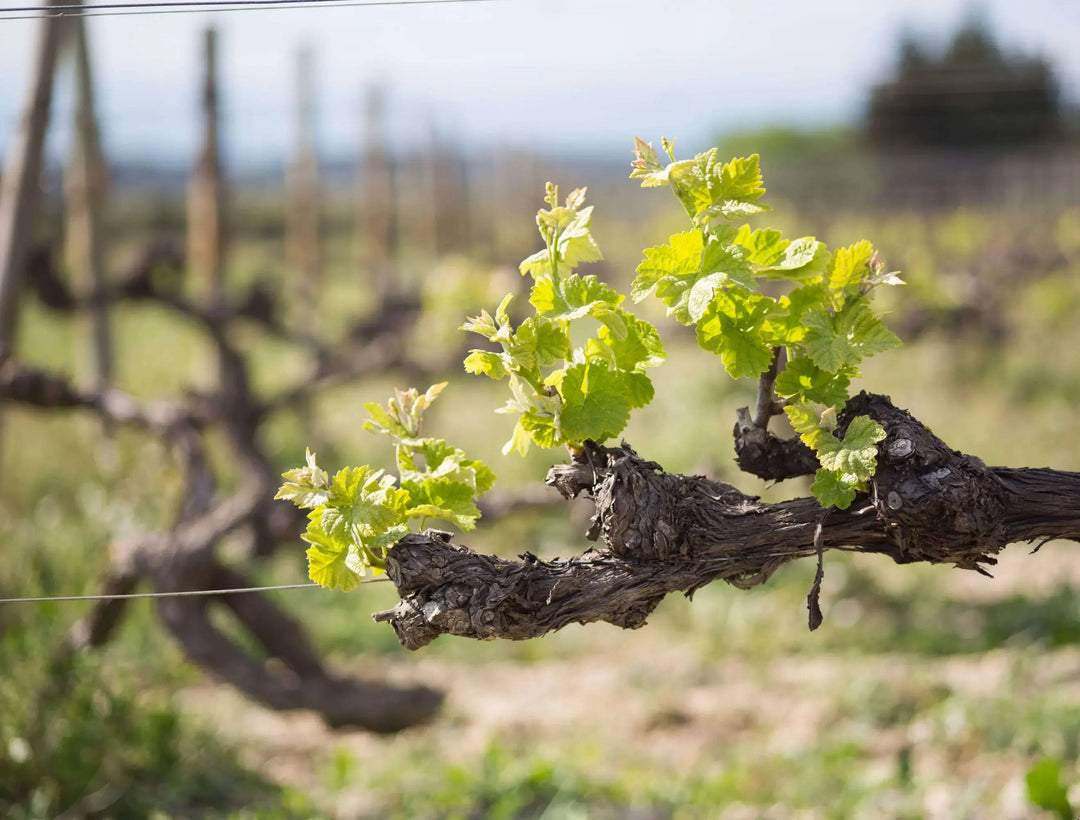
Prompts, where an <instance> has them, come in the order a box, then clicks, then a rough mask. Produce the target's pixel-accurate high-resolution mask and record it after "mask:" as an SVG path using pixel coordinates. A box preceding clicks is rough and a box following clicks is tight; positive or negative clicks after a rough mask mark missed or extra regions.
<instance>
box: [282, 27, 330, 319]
mask: <svg viewBox="0 0 1080 820" xmlns="http://www.w3.org/2000/svg"><path fill="white" fill-rule="evenodd" d="M285 184H286V188H287V197H288V204H287V206H286V214H285V257H286V259H287V260H288V264H289V275H290V277H291V278H292V283H293V291H294V292H295V293H296V294H297V296H298V298H299V301H300V303H301V304H302V306H303V312H304V313H306V314H307V316H306V317H305V318H310V317H311V316H313V315H314V313H315V310H316V306H317V304H318V298H319V290H320V288H321V284H322V282H321V280H322V272H321V262H320V253H319V206H320V202H319V161H318V152H317V149H316V146H315V94H314V77H313V72H312V52H311V49H309V48H305V49H302V50H301V51H300V52H299V53H298V54H297V105H296V153H295V154H294V156H293V161H292V163H291V164H290V166H289V168H288V171H287V172H286V179H285Z"/></svg>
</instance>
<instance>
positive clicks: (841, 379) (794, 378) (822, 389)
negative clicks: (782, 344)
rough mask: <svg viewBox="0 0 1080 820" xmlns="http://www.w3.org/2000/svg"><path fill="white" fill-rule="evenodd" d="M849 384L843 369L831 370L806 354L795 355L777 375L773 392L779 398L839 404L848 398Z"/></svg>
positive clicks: (849, 379)
mask: <svg viewBox="0 0 1080 820" xmlns="http://www.w3.org/2000/svg"><path fill="white" fill-rule="evenodd" d="M850 384H851V378H850V376H849V374H848V373H847V372H846V371H842V372H840V373H830V372H828V371H825V370H822V369H821V368H820V367H818V366H817V365H816V364H814V362H813V361H812V360H810V359H809V358H808V357H806V356H795V357H794V358H792V359H790V360H789V361H788V363H787V365H786V366H785V367H784V370H783V372H782V373H780V375H779V376H777V377H776V393H777V395H779V396H781V397H782V398H793V397H804V398H806V399H807V400H809V401H814V402H820V403H822V404H827V405H833V406H839V405H843V404H844V403H845V402H846V401H847V399H848V387H849V385H850Z"/></svg>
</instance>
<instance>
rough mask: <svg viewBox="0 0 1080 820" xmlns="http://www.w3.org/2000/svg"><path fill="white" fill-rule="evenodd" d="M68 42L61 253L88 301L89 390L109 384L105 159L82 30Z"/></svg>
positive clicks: (76, 22) (78, 22)
mask: <svg viewBox="0 0 1080 820" xmlns="http://www.w3.org/2000/svg"><path fill="white" fill-rule="evenodd" d="M70 25H71V29H70V38H71V48H72V54H73V56H74V60H75V94H76V110H75V146H74V152H73V157H72V161H71V164H70V166H69V168H68V179H67V185H66V195H67V203H66V204H67V209H66V210H67V214H66V220H65V231H66V242H65V244H66V248H67V255H68V262H69V265H70V267H71V270H72V274H73V275H74V276H75V277H77V278H78V279H80V280H81V283H82V286H83V287H84V288H86V289H87V290H88V291H89V292H90V293H91V294H92V295H91V316H90V324H89V327H88V330H89V331H90V338H91V345H90V348H91V361H92V368H93V370H92V372H93V381H94V387H95V388H97V389H101V388H103V387H105V386H107V385H108V384H109V383H110V382H111V381H112V375H113V354H112V339H111V336H110V329H109V309H108V303H107V302H106V300H105V287H106V279H105V261H104V247H103V244H102V226H101V207H102V204H103V202H104V198H105V175H106V168H105V157H104V153H103V151H102V149H101V137H100V133H99V131H98V125H97V116H96V113H95V110H94V88H93V79H92V77H91V74H90V55H89V52H88V49H87V40H86V24H85V23H84V22H83V20H82V19H81V18H78V17H76V18H73V19H72V21H71V24H70Z"/></svg>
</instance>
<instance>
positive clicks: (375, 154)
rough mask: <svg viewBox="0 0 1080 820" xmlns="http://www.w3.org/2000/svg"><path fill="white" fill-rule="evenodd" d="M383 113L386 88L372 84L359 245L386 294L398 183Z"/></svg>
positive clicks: (360, 183)
mask: <svg viewBox="0 0 1080 820" xmlns="http://www.w3.org/2000/svg"><path fill="white" fill-rule="evenodd" d="M384 116H385V103H384V97H383V91H382V89H381V88H377V87H372V88H370V89H368V92H367V95H366V98H365V100H364V124H365V139H364V149H363V151H362V152H361V155H360V163H359V173H358V175H357V219H356V247H357V256H358V258H359V262H360V267H361V268H362V269H364V270H366V271H367V273H368V276H369V277H370V281H371V285H372V288H373V290H374V291H375V292H377V293H385V292H386V291H387V290H389V289H390V285H391V282H392V281H393V263H394V257H395V255H396V253H397V235H398V224H397V195H396V188H397V186H396V180H395V175H394V169H393V166H392V163H391V160H390V157H389V154H388V152H387V148H386V133H385V123H384Z"/></svg>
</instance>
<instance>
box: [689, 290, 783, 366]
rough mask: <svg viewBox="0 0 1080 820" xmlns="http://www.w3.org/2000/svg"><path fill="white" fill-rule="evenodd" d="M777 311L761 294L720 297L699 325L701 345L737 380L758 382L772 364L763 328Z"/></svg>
mask: <svg viewBox="0 0 1080 820" xmlns="http://www.w3.org/2000/svg"><path fill="white" fill-rule="evenodd" d="M775 310H776V303H775V302H774V301H773V300H772V299H770V298H768V297H767V296H762V295H761V294H759V293H748V292H746V291H742V290H738V289H732V290H729V291H725V292H723V293H718V294H717V295H716V298H715V300H714V301H713V302H712V304H710V306H709V309H708V310H707V311H706V313H705V315H704V317H703V318H702V320H701V321H700V322H699V323H698V326H697V337H698V344H699V345H701V347H702V348H704V349H705V350H708V351H710V352H712V353H716V354H718V355H719V356H720V358H721V361H723V363H724V369H726V370H727V372H728V373H729V374H730V375H731V376H732V377H733V378H736V379H738V378H743V377H749V378H757V377H758V376H759V375H761V374H762V373H763V372H765V370H767V369H768V367H769V364H770V363H771V362H772V356H773V354H772V349H771V348H770V347H769V345H767V344H766V343H765V342H764V340H763V338H762V334H761V328H762V325H764V324H765V321H766V320H767V319H768V318H769V316H770V315H771V314H772V313H773V312H774V311H775Z"/></svg>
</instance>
